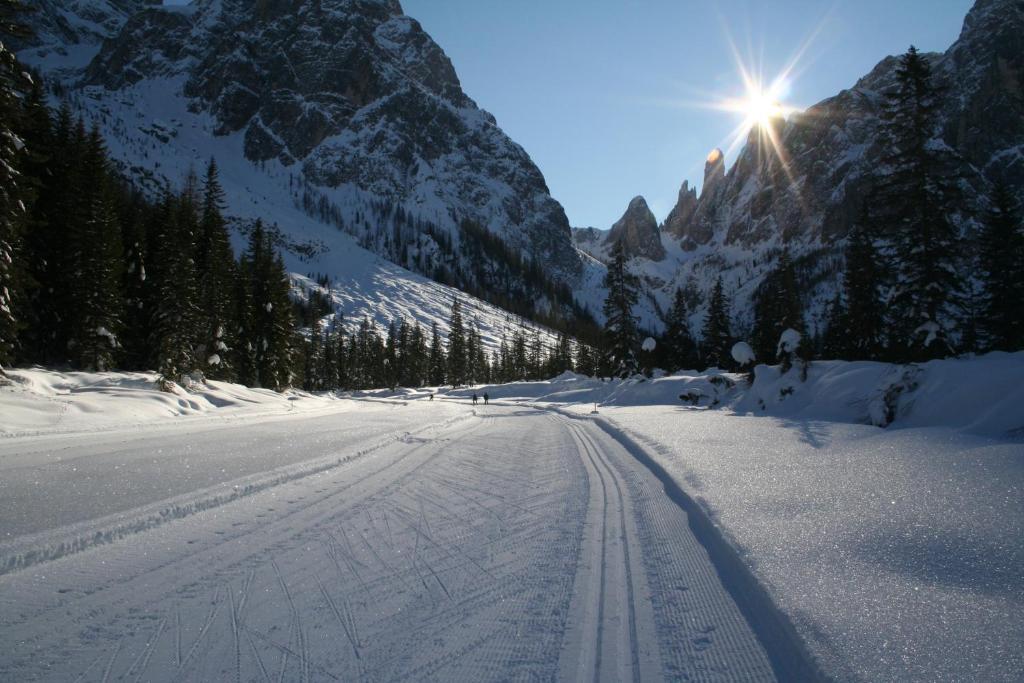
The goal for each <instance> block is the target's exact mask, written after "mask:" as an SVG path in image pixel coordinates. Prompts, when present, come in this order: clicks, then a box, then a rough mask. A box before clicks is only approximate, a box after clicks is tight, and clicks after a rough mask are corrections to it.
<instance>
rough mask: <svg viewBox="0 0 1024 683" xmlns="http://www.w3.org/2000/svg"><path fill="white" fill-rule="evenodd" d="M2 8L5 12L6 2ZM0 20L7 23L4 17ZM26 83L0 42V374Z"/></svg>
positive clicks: (17, 221) (9, 318)
mask: <svg viewBox="0 0 1024 683" xmlns="http://www.w3.org/2000/svg"><path fill="white" fill-rule="evenodd" d="M3 9H4V10H5V15H6V12H7V10H8V7H7V3H5V5H4V7H3ZM3 23H4V24H5V26H6V24H7V23H8V20H7V17H6V16H4V22H3ZM27 85H28V84H27V83H25V82H24V78H23V76H22V70H21V68H20V66H19V65H18V62H17V60H16V59H15V57H14V54H13V53H12V52H10V51H9V50H8V49H7V48H6V47H5V46H4V45H3V43H0V373H2V372H3V370H2V367H3V366H4V365H7V364H9V363H11V361H12V360H13V358H14V352H15V344H16V342H17V336H18V329H19V327H20V325H19V322H18V320H17V318H16V316H15V310H16V308H17V307H18V305H19V302H18V298H19V297H20V296H21V294H22V292H21V291H19V290H20V288H21V285H22V272H21V271H22V270H23V269H24V264H22V262H21V257H22V253H21V237H22V236H21V231H22V226H23V224H24V221H25V218H26V216H25V214H26V207H25V203H24V199H25V198H24V196H23V188H22V185H21V182H22V181H21V177H20V176H21V174H20V173H19V171H18V169H17V168H16V167H17V165H18V156H19V154H20V152H21V149H22V147H23V145H24V143H23V141H22V139H21V137H20V136H19V135H18V134H17V131H16V129H15V127H14V126H15V124H16V122H17V121H18V120H19V119H20V118H21V115H22V111H21V104H20V96H19V92H20V91H22V90H23V89H24V88H25V87H26V86H27Z"/></svg>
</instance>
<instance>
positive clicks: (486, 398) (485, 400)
mask: <svg viewBox="0 0 1024 683" xmlns="http://www.w3.org/2000/svg"><path fill="white" fill-rule="evenodd" d="M490 400H491V397H490V396H488V395H487V394H484V405H487V402H488V401H490Z"/></svg>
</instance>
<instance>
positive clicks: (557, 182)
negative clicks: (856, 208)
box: [402, 0, 973, 228]
mask: <svg viewBox="0 0 1024 683" xmlns="http://www.w3.org/2000/svg"><path fill="white" fill-rule="evenodd" d="M972 4H973V0H839V1H838V2H834V3H831V4H830V3H829V2H822V1H821V0H787V1H783V0H769V1H764V0H762V1H760V2H754V1H751V0H717V1H716V0H643V1H641V0H514V1H505V0H402V7H403V8H404V9H405V12H406V14H408V15H409V16H412V17H414V18H416V19H418V20H419V21H420V22H421V23H422V24H423V26H424V28H425V29H426V30H427V32H428V33H430V34H431V35H432V36H433V37H434V39H435V40H436V41H437V42H438V43H439V44H440V45H441V47H442V48H444V50H445V52H447V54H448V56H449V57H450V58H451V59H452V62H453V63H454V64H455V68H456V70H457V71H458V73H459V77H460V78H461V80H462V84H463V87H464V89H465V90H466V92H467V93H468V94H469V95H470V96H471V97H473V98H474V99H475V100H476V101H477V102H478V103H479V104H480V106H482V107H483V108H484V109H487V110H488V111H490V112H491V113H492V114H494V115H495V117H497V119H498V124H499V125H500V126H501V127H502V128H503V129H504V130H505V131H506V132H507V133H508V134H509V135H510V136H511V137H512V138H513V139H514V140H516V141H517V142H518V143H520V144H521V145H522V146H523V147H524V148H525V149H526V151H527V152H529V154H530V155H531V156H532V157H533V159H534V161H535V162H536V163H537V165H538V166H539V167H540V169H541V171H543V173H544V175H545V177H546V178H547V181H548V185H549V187H550V188H551V192H552V194H553V195H554V197H555V198H556V199H558V200H559V201H560V202H562V204H563V205H564V206H565V209H566V212H567V213H568V214H569V220H570V222H571V223H572V224H573V225H574V226H596V227H600V228H607V227H610V226H611V224H612V223H613V222H614V221H616V220H617V219H618V218H619V216H620V215H621V214H622V212H623V211H625V209H626V206H627V204H628V203H629V200H630V199H631V198H632V197H634V196H636V195H638V194H642V195H644V196H645V197H646V198H647V200H648V202H649V203H650V204H651V207H652V209H653V210H654V213H655V214H656V215H657V217H658V219H659V220H662V219H664V217H665V215H666V214H667V213H668V211H669V210H670V209H671V208H672V206H673V205H674V204H675V199H676V196H677V194H678V191H679V186H680V184H681V183H682V181H683V180H684V179H688V180H689V181H690V183H691V184H693V183H694V182H696V183H698V184H699V183H700V181H701V180H702V176H703V169H704V159H705V157H706V155H707V153H708V152H709V151H710V150H711V149H712V148H713V147H716V146H720V145H722V144H723V142H724V141H725V140H726V139H727V138H728V135H729V132H730V131H731V130H733V129H734V128H735V127H736V125H737V124H738V123H739V122H740V117H739V116H738V115H736V114H734V113H731V112H721V111H715V110H709V109H703V108H700V107H697V106H692V105H684V104H683V103H686V102H690V103H695V102H698V101H701V100H703V101H708V100H709V99H714V96H716V95H717V96H718V97H728V96H739V95H742V93H743V90H744V89H743V85H742V80H741V79H740V77H739V75H738V74H737V69H736V60H735V59H734V57H733V51H732V48H731V47H730V40H729V36H731V38H732V41H733V42H734V43H735V45H736V46H737V48H738V49H739V51H740V53H741V54H742V55H743V56H744V59H745V61H748V62H752V63H757V62H760V64H761V65H762V66H763V71H764V73H765V75H766V77H768V78H772V77H774V75H775V74H776V73H777V72H778V71H781V70H782V69H784V68H785V67H786V65H787V63H788V62H789V61H790V59H791V58H792V56H793V55H794V53H796V52H797V51H798V50H799V48H800V46H801V45H803V44H804V43H806V42H807V41H808V40H809V39H810V38H811V37H812V36H814V38H813V40H812V41H811V43H810V46H809V48H807V50H806V52H805V54H804V58H803V59H802V60H801V61H800V66H799V67H798V71H799V73H797V74H795V75H794V78H793V79H792V83H791V93H790V95H789V97H788V98H787V101H788V102H791V103H793V104H794V105H798V106H802V107H806V106H809V105H811V104H814V103H815V102H818V101H820V100H822V99H824V98H826V97H829V96H831V95H833V94H835V93H837V92H838V91H839V90H841V89H843V88H847V87H850V86H851V85H853V84H854V83H855V82H856V80H857V79H858V78H859V77H860V76H862V75H864V74H866V73H867V72H868V71H870V70H871V68H872V67H873V66H874V65H875V64H877V63H878V61H879V60H881V59H882V58H883V57H885V56H886V55H889V54H897V53H901V52H904V51H905V50H906V49H907V47H908V46H909V45H910V44H911V43H913V44H915V45H917V46H918V48H919V49H922V50H945V49H946V48H947V47H948V46H949V45H950V44H951V43H952V42H953V41H954V40H955V39H956V37H957V36H958V35H959V33H960V28H961V26H962V24H963V18H964V16H965V15H966V13H967V10H968V9H970V7H971V5H972ZM730 161H731V160H729V159H727V162H730Z"/></svg>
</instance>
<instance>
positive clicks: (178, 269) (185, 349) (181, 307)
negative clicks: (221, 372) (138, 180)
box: [148, 177, 201, 385]
mask: <svg viewBox="0 0 1024 683" xmlns="http://www.w3.org/2000/svg"><path fill="white" fill-rule="evenodd" d="M198 223H199V213H198V204H197V199H196V187H195V178H194V177H191V178H190V179H189V180H188V181H187V182H186V186H185V188H184V189H183V190H182V192H181V194H180V195H178V196H174V195H173V194H171V193H170V192H169V191H168V192H166V193H165V196H164V199H163V200H162V206H161V207H160V209H159V211H158V213H157V216H156V221H155V229H153V230H151V231H150V235H151V239H150V245H151V253H152V254H153V258H152V259H151V260H150V264H149V270H148V274H149V275H150V276H152V277H153V278H154V285H153V286H154V289H155V291H156V299H155V301H154V305H153V307H152V308H153V310H152V313H153V319H152V330H153V335H154V343H153V347H154V348H155V349H156V352H157V371H158V372H159V373H160V377H161V381H162V383H164V384H165V385H166V384H167V383H168V382H181V381H184V380H185V378H186V377H189V376H191V375H192V373H194V372H195V371H196V370H198V369H201V364H200V361H199V359H198V358H197V356H196V352H197V346H198V345H199V339H200V337H201V334H200V328H201V314H200V308H199V288H198V284H197V282H196V263H195V245H196V233H197V230H198Z"/></svg>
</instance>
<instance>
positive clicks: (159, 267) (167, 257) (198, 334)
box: [0, 53, 295, 388]
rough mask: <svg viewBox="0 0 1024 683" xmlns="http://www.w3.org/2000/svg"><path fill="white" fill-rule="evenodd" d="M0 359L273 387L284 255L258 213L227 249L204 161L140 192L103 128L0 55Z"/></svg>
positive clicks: (277, 380) (282, 367)
mask: <svg viewBox="0 0 1024 683" xmlns="http://www.w3.org/2000/svg"><path fill="white" fill-rule="evenodd" d="M3 57H4V59H5V60H7V61H6V62H5V66H4V69H3V76H4V80H3V83H2V88H0V107H2V112H0V114H2V116H0V121H2V122H3V130H2V131H0V137H2V139H3V140H4V141H5V143H6V144H5V145H4V147H3V159H2V161H3V163H2V164H0V168H2V169H3V172H4V173H5V174H6V178H5V179H4V181H5V182H3V194H2V197H0V201H2V206H0V210H2V216H3V223H2V245H3V247H2V249H3V256H2V263H3V270H2V271H0V272H2V278H3V280H2V283H3V288H2V292H3V300H2V303H0V310H2V312H3V317H2V320H3V323H2V325H0V365H9V364H12V363H18V364H43V365H50V366H59V367H69V368H78V369H90V370H107V369H111V368H115V367H117V368H124V369H153V368H156V369H158V370H159V372H160V374H161V376H162V377H163V378H164V379H165V380H168V381H181V380H183V379H184V378H186V377H188V376H190V375H195V374H196V373H202V374H203V375H204V376H208V377H212V378H217V379H225V380H235V381H240V382H242V383H245V384H251V385H258V386H265V387H272V388H280V387H284V386H287V385H289V383H290V382H291V375H292V365H291V363H292V353H293V347H294V340H293V334H294V327H295V326H294V321H293V319H292V308H291V304H290V300H289V284H288V280H287V277H286V273H285V271H284V266H283V263H282V261H281V259H280V257H279V256H278V255H276V253H275V249H274V246H273V244H272V243H271V240H270V239H269V237H268V235H267V233H266V231H265V230H264V229H263V228H262V226H260V225H259V224H257V225H256V226H255V227H253V228H252V229H251V231H250V239H249V246H248V249H247V251H246V253H245V254H244V255H243V257H242V258H241V259H240V260H236V259H235V256H234V252H233V251H232V247H231V243H230V239H229V235H228V230H227V226H226V223H225V220H224V217H223V215H222V209H223V200H224V197H223V191H222V190H221V187H220V183H219V180H218V174H217V167H216V165H215V164H214V163H213V162H212V161H211V162H210V165H209V167H208V168H207V170H206V174H205V178H204V179H203V181H202V182H200V181H199V180H198V179H197V178H195V177H194V176H190V177H189V178H188V180H187V181H186V182H185V186H184V187H183V188H182V189H181V190H180V191H176V192H172V191H171V190H169V189H168V190H167V191H165V192H164V194H163V196H162V197H161V198H160V199H159V200H158V201H150V200H147V199H146V198H145V197H144V196H142V195H141V194H140V193H138V192H136V191H134V190H133V189H132V188H131V187H130V186H129V185H127V184H126V183H124V182H123V181H122V179H121V178H120V177H119V176H118V174H117V173H116V172H115V171H114V170H113V168H112V165H111V162H110V160H109V157H108V154H107V150H106V148H105V146H104V142H103V138H102V137H101V135H100V133H99V131H98V130H96V129H95V128H94V129H92V130H91V131H89V130H86V127H85V125H84V123H83V121H82V120H81V119H75V117H74V116H73V114H72V112H71V110H70V109H69V108H68V107H67V106H66V105H65V106H64V107H62V108H61V109H60V111H59V112H57V113H56V115H55V116H54V115H53V113H52V111H51V110H50V109H49V107H48V106H47V104H46V100H45V93H44V89H43V85H42V83H41V81H40V80H39V79H38V78H35V79H33V78H32V77H30V76H28V75H27V74H26V73H25V72H24V70H23V69H22V68H21V67H20V65H18V64H17V61H16V60H14V58H13V55H9V53H5V54H4V55H3Z"/></svg>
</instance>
